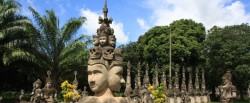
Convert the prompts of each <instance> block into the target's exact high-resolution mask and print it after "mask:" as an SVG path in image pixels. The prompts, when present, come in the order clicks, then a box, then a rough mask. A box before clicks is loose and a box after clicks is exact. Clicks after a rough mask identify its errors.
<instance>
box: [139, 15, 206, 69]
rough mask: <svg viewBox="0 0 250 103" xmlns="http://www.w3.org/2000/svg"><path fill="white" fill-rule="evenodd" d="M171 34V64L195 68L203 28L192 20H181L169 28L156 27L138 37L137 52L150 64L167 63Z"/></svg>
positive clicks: (203, 35) (203, 34)
mask: <svg viewBox="0 0 250 103" xmlns="http://www.w3.org/2000/svg"><path fill="white" fill-rule="evenodd" d="M170 33H171V34H172V36H171V38H172V42H171V43H172V62H173V63H174V64H178V65H181V66H186V67H187V66H197V65H198V64H199V63H201V62H203V61H202V58H201V51H202V42H203V40H204V39H205V27H204V26H203V25H202V24H201V23H196V22H195V21H193V20H189V19H181V20H177V21H174V22H173V23H171V24H170V25H169V26H156V27H153V28H151V29H150V30H149V31H147V32H146V33H145V34H144V35H142V36H140V37H139V39H138V42H137V47H138V48H137V50H138V51H139V52H140V53H139V54H140V55H141V57H142V58H143V60H144V61H146V62H149V63H151V64H153V65H154V64H156V63H158V64H160V65H163V64H168V63H169V36H170Z"/></svg>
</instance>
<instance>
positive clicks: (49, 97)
mask: <svg viewBox="0 0 250 103" xmlns="http://www.w3.org/2000/svg"><path fill="white" fill-rule="evenodd" d="M47 74H48V77H47V78H46V84H45V87H44V88H43V89H42V94H41V98H42V100H43V101H44V102H48V103H53V102H56V100H57V91H56V89H55V88H54V87H52V85H53V82H52V79H51V78H50V75H51V71H47Z"/></svg>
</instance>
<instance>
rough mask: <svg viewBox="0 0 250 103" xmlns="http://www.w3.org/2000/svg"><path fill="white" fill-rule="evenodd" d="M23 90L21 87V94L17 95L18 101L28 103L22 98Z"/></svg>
mask: <svg viewBox="0 0 250 103" xmlns="http://www.w3.org/2000/svg"><path fill="white" fill-rule="evenodd" d="M24 96H25V95H24V90H23V89H22V90H21V94H20V96H19V101H20V103H28V102H27V101H26V100H25V99H24Z"/></svg>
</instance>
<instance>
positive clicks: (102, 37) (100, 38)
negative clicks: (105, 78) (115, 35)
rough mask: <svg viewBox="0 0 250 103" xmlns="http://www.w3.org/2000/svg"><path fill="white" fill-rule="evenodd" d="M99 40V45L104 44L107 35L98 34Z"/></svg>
mask: <svg viewBox="0 0 250 103" xmlns="http://www.w3.org/2000/svg"><path fill="white" fill-rule="evenodd" d="M99 41H100V44H101V46H104V45H105V44H106V43H107V37H106V36H100V37H99Z"/></svg>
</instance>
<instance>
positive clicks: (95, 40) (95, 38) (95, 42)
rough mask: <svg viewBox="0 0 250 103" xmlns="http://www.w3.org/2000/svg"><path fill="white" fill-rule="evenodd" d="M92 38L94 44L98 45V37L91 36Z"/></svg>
mask: <svg viewBox="0 0 250 103" xmlns="http://www.w3.org/2000/svg"><path fill="white" fill-rule="evenodd" d="M93 39H94V41H93V44H94V46H98V45H99V37H98V36H93Z"/></svg>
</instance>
